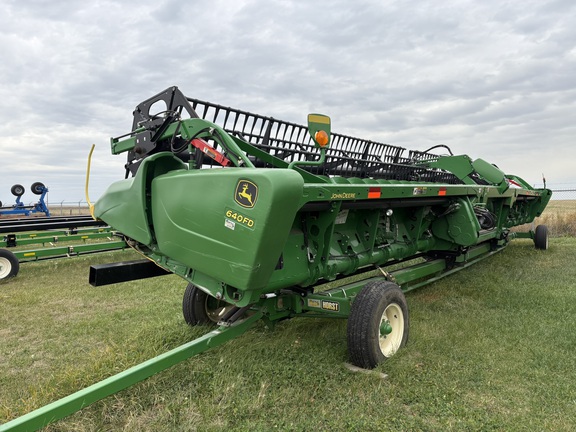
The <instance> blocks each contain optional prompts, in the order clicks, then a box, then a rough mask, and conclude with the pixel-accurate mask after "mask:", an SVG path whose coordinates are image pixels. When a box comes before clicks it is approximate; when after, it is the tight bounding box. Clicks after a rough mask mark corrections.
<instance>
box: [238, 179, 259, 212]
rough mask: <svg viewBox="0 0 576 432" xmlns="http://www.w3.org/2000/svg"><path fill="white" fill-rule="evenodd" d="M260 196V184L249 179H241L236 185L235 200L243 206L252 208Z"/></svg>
mask: <svg viewBox="0 0 576 432" xmlns="http://www.w3.org/2000/svg"><path fill="white" fill-rule="evenodd" d="M257 197H258V186H256V185H255V184H254V183H252V182H249V181H247V180H240V181H239V182H238V185H237V186H236V194H235V196H234V200H235V201H236V202H237V203H238V204H240V205H241V206H242V207H248V208H252V207H254V204H256V199H257Z"/></svg>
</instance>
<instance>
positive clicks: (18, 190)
mask: <svg viewBox="0 0 576 432" xmlns="http://www.w3.org/2000/svg"><path fill="white" fill-rule="evenodd" d="M10 192H12V195H14V196H17V197H19V196H22V195H24V192H26V189H24V186H22V185H20V184H15V185H14V186H12V188H11V189H10Z"/></svg>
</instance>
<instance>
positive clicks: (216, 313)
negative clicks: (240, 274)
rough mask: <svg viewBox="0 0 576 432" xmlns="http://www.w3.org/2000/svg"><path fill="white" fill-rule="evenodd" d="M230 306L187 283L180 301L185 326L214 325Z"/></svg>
mask: <svg viewBox="0 0 576 432" xmlns="http://www.w3.org/2000/svg"><path fill="white" fill-rule="evenodd" d="M230 307H233V306H232V305H230V304H228V303H226V302H224V301H221V300H218V299H216V298H214V297H212V296H211V295H209V294H206V293H205V292H204V291H202V290H201V289H200V288H198V287H197V286H196V285H194V284H192V283H189V284H188V286H187V287H186V290H185V291H184V298H183V300H182V315H184V321H186V324H188V325H191V326H195V325H199V324H212V325H213V324H216V323H218V322H219V321H220V317H221V316H222V315H223V312H224V311H225V310H227V309H228V308H230Z"/></svg>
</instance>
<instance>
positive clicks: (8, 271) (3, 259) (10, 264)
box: [0, 249, 20, 280]
mask: <svg viewBox="0 0 576 432" xmlns="http://www.w3.org/2000/svg"><path fill="white" fill-rule="evenodd" d="M18 271H20V262H19V261H18V258H16V255H14V254H13V253H12V252H10V251H9V250H6V249H0V280H2V279H8V278H11V277H14V276H16V275H17V274H18Z"/></svg>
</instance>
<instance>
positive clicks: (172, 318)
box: [0, 238, 576, 431]
mask: <svg viewBox="0 0 576 432" xmlns="http://www.w3.org/2000/svg"><path fill="white" fill-rule="evenodd" d="M131 258H133V255H132V252H128V251H123V252H114V253H106V254H99V255H89V256H83V257H79V258H73V259H61V260H52V261H43V262H34V263H26V264H23V265H22V267H21V272H20V274H19V275H18V277H17V278H15V279H11V280H5V281H1V282H0V308H1V311H2V313H1V314H0V341H1V344H0V422H5V421H6V420H8V419H11V418H14V417H16V416H19V415H22V414H24V413H26V412H28V411H30V410H32V409H33V408H37V407H39V406H42V405H44V404H46V403H48V402H51V401H53V400H55V399H57V398H59V397H63V396H65V395H67V394H70V393H72V392H74V391H76V390H78V389H81V388H83V387H85V386H87V385H89V384H92V383H94V382H96V381H98V380H101V379H103V378H105V377H107V376H109V375H111V374H113V373H116V372H119V371H122V370H124V369H126V368H127V367H129V366H131V365H134V364H137V363H139V362H142V361H144V360H146V359H148V358H151V357H153V356H155V355H157V354H160V353H162V352H165V351H167V350H169V349H170V348H173V347H176V346H178V345H181V344H183V343H185V342H187V341H189V340H191V339H193V338H196V337H198V336H200V335H201V334H203V333H205V332H206V331H207V329H206V328H203V327H198V328H189V327H187V326H186V325H185V323H184V322H183V319H182V316H181V300H182V295H183V291H184V285H185V284H184V283H183V282H182V281H181V280H180V279H178V278H177V277H175V276H166V277H161V278H154V279H148V280H145V281H135V282H130V283H125V284H120V285H112V286H108V287H100V288H93V287H91V286H90V285H88V283H87V279H88V267H89V265H90V264H91V263H103V262H111V261H115V260H119V259H131ZM575 261H576V239H570V238H559V239H553V240H552V241H551V245H550V249H549V250H548V251H537V250H535V249H534V247H533V244H532V242H531V241H528V240H516V241H514V242H512V244H511V245H510V246H509V247H508V248H507V249H506V250H504V251H503V252H502V253H500V254H497V255H495V256H493V257H491V258H488V259H487V260H485V261H483V262H481V263H479V264H476V265H474V266H472V267H471V268H469V269H466V270H464V271H462V272H459V273H457V274H456V275H453V276H450V277H448V278H446V279H443V280H442V281H440V282H437V283H435V284H432V285H430V286H429V287H426V288H422V289H420V290H417V291H415V292H413V293H410V294H408V295H407V300H408V304H409V308H410V314H411V315H410V318H411V334H410V340H409V343H408V345H407V347H406V348H405V349H403V350H401V351H400V352H399V353H398V354H397V355H396V356H395V357H393V358H392V359H390V360H389V361H387V362H386V363H385V364H383V365H381V366H379V367H378V368H377V371H379V372H384V373H386V374H387V375H388V377H387V378H385V379H382V378H380V377H379V376H377V375H366V374H358V373H353V372H350V371H349V370H348V369H346V367H345V365H344V363H345V362H346V361H347V352H346V321H344V320H328V319H322V320H311V319H294V320H290V321H284V322H282V323H280V324H279V325H278V326H277V327H276V329H275V330H274V331H269V330H267V329H266V328H265V327H264V326H263V325H261V324H259V325H257V326H256V327H255V328H254V329H252V330H251V331H249V332H248V333H247V334H245V335H244V336H242V337H240V338H238V339H236V340H233V341H231V342H229V343H227V344H225V345H224V346H222V347H219V348H216V349H213V350H211V351H209V352H207V353H205V354H202V355H200V356H198V357H195V358H192V359H190V360H188V361H185V362H183V363H181V364H179V365H177V366H175V367H174V368H172V369H170V370H168V371H166V372H163V373H161V374H159V375H156V376H154V377H152V378H150V379H148V380H147V381H145V382H143V383H141V384H138V385H136V386H133V387H131V388H129V389H127V390H125V391H122V392H120V393H119V394H117V395H114V396H112V397H109V398H107V399H105V400H103V401H101V402H98V403H96V404H94V405H92V406H90V407H88V408H85V409H84V410H82V411H81V412H79V413H77V414H74V415H73V416H71V417H69V418H67V419H65V420H62V421H59V422H57V423H55V424H54V425H52V426H50V427H49V428H48V430H51V431H117V430H123V431H195V430H198V431H220V430H226V431H255V430H262V431H268V430H294V431H301V430H342V431H349V430H362V431H381V430H425V431H431V430H432V431H434V430H438V431H440V430H441V431H445V430H520V431H522V430H526V431H532V430H555V431H569V430H570V431H571V430H574V428H575V427H576V420H575V419H576V386H574V384H573V383H574V380H575V379H576V357H575V356H574V352H573V351H574V347H575V346H576V333H575V332H573V331H572V326H573V323H574V316H575V315H576V282H574V281H576V268H575V266H574V262H575Z"/></svg>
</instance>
